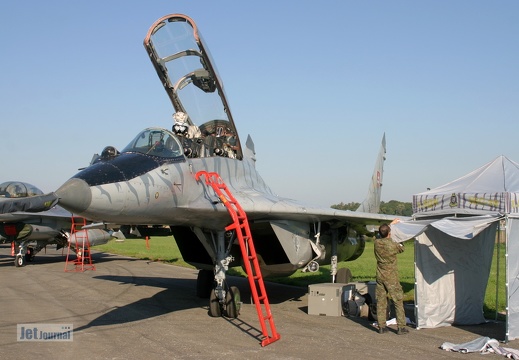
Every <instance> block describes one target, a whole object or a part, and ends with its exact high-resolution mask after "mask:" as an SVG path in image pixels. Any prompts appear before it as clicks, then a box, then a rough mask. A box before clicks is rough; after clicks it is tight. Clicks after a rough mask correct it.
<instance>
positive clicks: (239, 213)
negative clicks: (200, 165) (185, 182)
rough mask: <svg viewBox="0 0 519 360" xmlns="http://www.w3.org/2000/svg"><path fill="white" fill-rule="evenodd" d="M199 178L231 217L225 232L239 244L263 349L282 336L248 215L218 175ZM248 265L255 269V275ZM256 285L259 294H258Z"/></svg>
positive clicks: (197, 177) (206, 174)
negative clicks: (230, 232) (232, 235)
mask: <svg viewBox="0 0 519 360" xmlns="http://www.w3.org/2000/svg"><path fill="white" fill-rule="evenodd" d="M201 176H205V183H206V185H210V186H211V187H212V188H213V190H214V191H215V193H216V195H218V197H219V198H220V200H221V201H222V203H223V204H224V205H225V207H226V208H227V211H228V212H229V214H230V215H231V218H232V223H231V224H230V225H228V226H226V227H225V230H226V231H229V230H235V231H236V235H237V237H238V242H239V244H240V249H241V253H242V257H243V263H244V265H245V271H246V273H247V278H248V280H249V286H250V288H251V293H252V298H253V300H254V304H255V306H256V311H257V313H258V319H259V321H260V325H261V330H262V333H263V336H264V339H263V340H262V342H261V345H262V346H266V345H268V344H271V343H273V342H274V341H277V340H279V339H280V338H281V335H280V334H279V333H277V331H276V326H275V324H274V318H273V316H272V312H271V310H270V304H269V301H268V297H267V292H266V290H265V283H264V282H263V276H262V275H261V269H260V266H259V262H258V257H257V254H256V249H255V247H254V242H253V240H252V234H251V232H250V227H249V221H248V219H247V215H246V214H245V211H243V208H242V207H241V205H240V204H239V202H238V201H237V200H236V198H235V197H234V196H233V194H232V193H231V191H230V190H229V189H228V188H227V185H225V183H224V182H223V180H222V178H221V177H220V175H218V173H216V172H207V171H199V172H197V173H196V175H195V178H196V180H197V181H198V180H199V179H200V177H201ZM222 190H223V192H222ZM224 192H225V193H224ZM251 263H252V265H253V266H254V272H253V269H252V266H251ZM258 286H259V293H260V294H258ZM261 303H263V305H264V307H265V313H266V314H265V313H264V312H263V309H262V308H261ZM265 320H268V321H269V325H270V330H271V332H272V336H269V334H268V330H267V325H266V323H265Z"/></svg>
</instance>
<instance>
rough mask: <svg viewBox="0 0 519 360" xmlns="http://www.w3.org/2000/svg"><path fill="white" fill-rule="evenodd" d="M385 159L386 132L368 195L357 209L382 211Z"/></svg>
mask: <svg viewBox="0 0 519 360" xmlns="http://www.w3.org/2000/svg"><path fill="white" fill-rule="evenodd" d="M384 160H386V134H385V133H384V136H383V137H382V144H381V145H380V150H379V152H378V157H377V162H376V163H375V170H374V171H373V175H372V176H371V183H370V184H369V189H368V196H367V197H366V199H365V200H364V201H363V202H362V204H360V206H359V208H358V209H357V210H356V211H359V212H367V213H379V212H380V196H381V194H382V175H383V173H384Z"/></svg>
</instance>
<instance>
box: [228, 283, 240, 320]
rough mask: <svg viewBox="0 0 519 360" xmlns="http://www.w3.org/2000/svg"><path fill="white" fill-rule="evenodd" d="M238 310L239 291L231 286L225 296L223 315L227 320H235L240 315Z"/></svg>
mask: <svg viewBox="0 0 519 360" xmlns="http://www.w3.org/2000/svg"><path fill="white" fill-rule="evenodd" d="M240 308H241V296H240V290H239V289H238V288H237V287H236V286H231V287H230V288H229V290H228V291H227V293H226V294H225V315H226V316H227V317H228V318H231V319H236V318H237V317H238V315H240Z"/></svg>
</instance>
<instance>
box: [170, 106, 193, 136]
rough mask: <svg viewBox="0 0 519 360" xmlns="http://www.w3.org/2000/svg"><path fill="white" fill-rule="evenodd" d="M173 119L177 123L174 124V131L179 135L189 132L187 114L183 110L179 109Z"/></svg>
mask: <svg viewBox="0 0 519 360" xmlns="http://www.w3.org/2000/svg"><path fill="white" fill-rule="evenodd" d="M173 120H175V123H174V124H173V128H172V130H173V132H174V133H175V134H177V135H179V136H184V135H186V134H187V130H188V126H189V125H188V124H187V115H186V113H183V112H182V111H177V112H176V113H174V114H173Z"/></svg>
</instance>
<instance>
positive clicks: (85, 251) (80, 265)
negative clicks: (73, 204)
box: [65, 216, 95, 272]
mask: <svg viewBox="0 0 519 360" xmlns="http://www.w3.org/2000/svg"><path fill="white" fill-rule="evenodd" d="M76 219H80V220H79V221H76ZM85 225H86V219H85V218H84V217H80V216H72V217H71V225H70V236H71V237H72V236H74V239H75V245H76V259H74V260H71V262H72V264H73V265H74V269H73V270H69V269H68V264H69V257H70V256H71V255H70V247H71V245H72V241H71V240H72V239H70V238H69V239H68V248H67V258H66V261H65V272H70V271H75V272H79V271H81V272H82V271H85V270H95V265H94V264H93V263H92V254H91V252H90V241H89V240H88V230H84V229H83V227H84V226H85ZM79 233H81V235H78V234H79ZM78 239H81V240H82V243H83V244H82V246H81V247H80V249H81V254H80V255H79V254H78V252H79V248H78ZM85 258H86V259H87V261H88V263H87V264H86V267H85Z"/></svg>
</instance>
